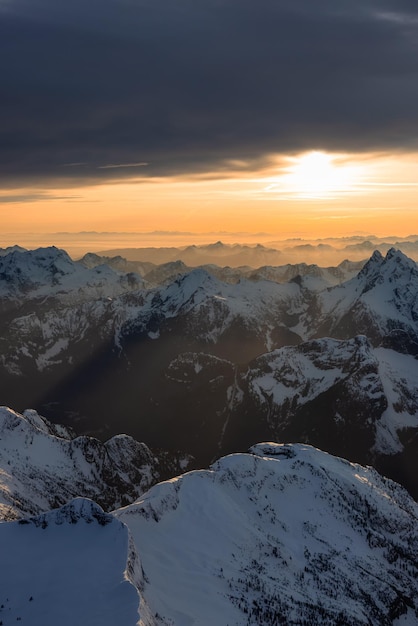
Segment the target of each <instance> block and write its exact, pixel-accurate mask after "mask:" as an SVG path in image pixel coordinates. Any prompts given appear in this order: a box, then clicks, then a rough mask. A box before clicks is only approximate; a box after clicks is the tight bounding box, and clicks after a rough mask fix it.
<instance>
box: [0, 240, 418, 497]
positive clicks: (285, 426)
mask: <svg viewBox="0 0 418 626" xmlns="http://www.w3.org/2000/svg"><path fill="white" fill-rule="evenodd" d="M1 260H2V261H3V269H2V272H1V273H0V290H2V293H3V297H2V299H1V302H2V309H3V313H2V330H3V332H2V336H1V339H0V344H1V345H0V347H1V351H0V367H1V378H0V392H1V397H2V399H3V402H4V404H7V405H9V406H13V407H15V408H16V409H17V410H18V411H23V410H25V409H26V408H28V407H30V408H35V409H36V410H38V412H40V413H41V414H42V415H45V416H46V417H47V418H48V419H52V420H53V421H60V422H63V423H65V424H66V425H69V426H71V427H73V428H75V430H76V431H77V432H78V433H79V434H87V435H93V436H98V437H99V438H100V439H104V438H109V437H111V436H112V435H117V434H119V433H120V432H121V431H122V432H123V431H124V432H126V433H128V434H129V435H131V436H133V437H135V438H136V439H138V440H140V441H144V442H145V443H146V444H147V445H150V446H151V447H152V448H153V449H157V448H164V449H167V450H171V452H172V454H173V455H178V452H179V451H182V452H183V453H184V454H189V455H192V456H193V457H194V458H195V459H196V464H197V466H203V467H204V466H206V465H207V463H209V462H211V461H212V460H213V459H215V458H216V457H217V456H219V454H222V453H228V452H234V451H237V450H245V449H247V448H248V446H250V445H251V444H252V443H253V442H254V441H260V440H265V439H273V440H280V441H290V440H291V441H295V442H297V441H304V442H307V443H312V444H314V445H316V446H319V447H321V448H323V449H325V450H327V451H329V452H331V453H334V454H338V455H342V456H345V457H347V458H349V459H350V460H353V461H357V462H361V463H370V464H373V465H375V466H376V467H378V468H379V469H380V470H381V471H383V472H385V473H387V474H388V475H390V476H391V477H393V478H395V479H396V480H400V481H401V482H402V483H403V484H404V485H405V486H407V487H408V489H410V491H411V493H413V494H414V495H417V494H418V482H417V479H416V478H415V477H416V475H417V472H416V469H417V462H416V460H415V459H416V458H417V455H416V445H417V444H416V433H417V432H418V431H417V429H418V423H417V419H416V415H417V412H418V391H417V385H416V383H415V381H416V380H418V371H417V360H416V359H415V357H416V355H417V353H418V327H417V319H418V318H417V316H418V280H417V278H418V270H417V266H416V264H415V262H414V261H412V260H411V259H409V258H408V257H406V256H405V255H403V254H402V253H401V252H400V251H397V250H395V249H391V250H389V251H388V253H387V254H386V256H385V257H383V256H382V255H381V254H380V253H379V252H377V251H376V252H374V253H373V255H372V256H371V258H370V259H369V261H367V262H366V263H365V264H364V266H363V267H362V269H361V270H360V271H359V272H358V273H357V274H355V275H354V276H353V277H351V278H349V279H348V280H345V281H344V282H341V283H338V284H334V285H331V286H330V285H329V283H326V284H325V286H322V287H320V286H319V284H318V278H320V279H321V276H320V272H319V268H317V267H314V268H313V270H314V271H313V273H311V274H310V273H309V272H306V273H305V275H300V274H298V275H296V276H293V278H291V280H290V281H288V282H275V281H272V280H266V279H265V278H259V279H255V278H254V277H253V278H252V279H250V278H241V279H240V280H239V281H238V282H233V283H231V282H223V281H221V280H220V279H219V278H217V277H216V276H215V275H214V274H213V273H212V274H210V273H208V271H206V270H204V269H202V268H197V269H193V270H188V271H186V272H185V273H180V274H179V275H178V276H176V277H175V278H174V279H172V280H168V281H163V284H162V285H159V286H154V287H152V286H149V285H147V284H146V283H144V279H143V278H142V277H140V276H139V275H136V274H130V273H128V274H126V273H125V274H124V273H122V272H121V270H118V271H116V270H115V269H109V268H107V266H106V265H98V266H95V267H90V268H86V267H84V265H83V263H81V262H80V263H77V262H74V261H72V260H71V259H70V258H69V257H68V255H67V254H66V253H65V252H64V251H61V250H59V249H56V248H51V249H46V250H45V249H41V250H38V251H31V252H22V251H17V250H14V251H12V252H11V253H9V254H6V255H5V256H3V257H1V258H0V261H1ZM306 267H308V266H305V269H306ZM100 268H103V271H101V270H100ZM351 269H352V267H351ZM99 270H100V272H99ZM328 273H329V272H328ZM318 275H319V276H318ZM97 281H99V283H100V289H101V291H100V293H99V294H98V291H97V289H98V284H99V283H98V282H97ZM141 281H142V282H141ZM107 285H109V288H108V287H107ZM138 285H140V286H139V287H138ZM120 289H124V291H123V293H119V294H118V290H120ZM48 291H49V293H50V295H49V296H47V295H46V293H47V292H48ZM284 389H285V392H284V391H283V390H284Z"/></svg>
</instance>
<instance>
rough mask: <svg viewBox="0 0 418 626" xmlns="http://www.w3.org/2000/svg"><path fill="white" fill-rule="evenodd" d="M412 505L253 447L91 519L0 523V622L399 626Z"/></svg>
mask: <svg viewBox="0 0 418 626" xmlns="http://www.w3.org/2000/svg"><path fill="white" fill-rule="evenodd" d="M417 523H418V506H417V504H416V502H414V501H413V500H412V499H411V498H410V496H409V495H408V494H407V492H406V491H405V490H404V489H403V488H402V487H400V486H399V485H397V484H396V483H393V482H391V481H389V480H387V479H384V478H382V477H381V476H380V475H379V474H378V473H377V472H376V471H375V470H373V469H371V468H365V467H362V466H360V465H355V464H351V463H348V462H347V461H344V460H342V459H339V458H336V457H332V456H330V455H328V454H326V453H324V452H321V451H320V450H317V449H315V448H312V447H310V446H306V445H301V444H297V445H290V444H289V445H279V444H274V443H262V444H258V445H255V446H253V447H252V448H251V449H250V451H249V453H247V454H233V455H230V456H227V457H224V458H222V459H220V460H219V461H217V462H216V463H215V464H214V465H212V466H211V467H210V469H209V470H200V471H193V472H189V473H187V474H184V475H182V476H180V477H178V478H175V479H172V480H170V481H168V482H164V483H160V484H158V485H155V486H154V487H152V488H151V489H150V490H149V491H148V492H147V493H146V494H144V495H143V496H141V497H140V498H139V499H138V500H137V501H136V502H135V503H133V504H131V505H129V506H127V507H124V508H121V509H119V510H117V511H115V512H114V513H113V514H107V513H104V512H103V510H102V509H100V507H98V506H97V505H96V504H95V503H94V502H92V501H91V500H86V499H83V498H77V499H75V500H73V501H72V502H70V503H68V504H66V505H65V506H63V507H61V508H60V509H57V510H55V511H51V512H45V513H43V514H40V515H38V516H34V517H29V518H26V519H22V520H20V521H19V522H16V521H15V522H5V523H1V524H0V554H1V564H2V566H1V568H0V621H2V622H3V625H4V626H6V624H7V625H10V624H15V623H16V621H22V622H23V623H29V624H42V626H55V625H56V624H62V625H63V626H70V625H72V624H83V626H96V625H97V626H99V625H100V626H114V625H115V624H117V625H118V626H163V625H165V626H169V625H171V626H190V624H196V626H213V625H214V624H217V625H220V626H244V625H248V626H250V625H251V626H256V625H257V624H262V625H263V626H275V625H277V624H286V626H296V625H298V626H300V625H302V624H306V625H307V626H312V625H315V626H316V625H318V624H324V625H325V624H329V625H331V624H332V625H341V626H342V625H344V626H383V625H384V626H402V625H403V626H412V625H414V624H416V623H417V620H418V602H417V598H418V582H417V581H418V540H417V533H416V528H417Z"/></svg>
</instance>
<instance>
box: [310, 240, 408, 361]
mask: <svg viewBox="0 0 418 626" xmlns="http://www.w3.org/2000/svg"><path fill="white" fill-rule="evenodd" d="M304 323H305V327H306V332H307V333H311V332H312V330H311V328H312V324H313V325H314V327H316V335H317V336H321V337H323V336H327V335H328V336H331V337H339V338H344V339H346V338H348V337H352V336H353V335H354V334H358V333H362V334H365V335H367V336H368V337H369V339H370V340H371V341H373V343H375V344H379V343H380V342H381V341H382V339H383V337H385V336H390V335H391V334H394V335H397V333H399V331H401V332H402V334H403V335H405V334H406V335H407V336H408V337H409V341H410V344H411V346H412V344H415V350H418V325H417V323H418V268H417V264H416V263H415V262H414V261H412V260H411V259H409V258H408V257H406V256H405V255H404V254H403V253H402V252H400V251H399V250H395V249H394V248H391V249H390V250H389V251H388V253H387V255H386V257H383V256H382V255H381V254H380V252H378V251H376V252H374V253H373V255H372V257H371V258H370V260H369V261H368V262H367V263H366V265H365V266H364V267H363V269H362V270H361V271H360V272H359V274H358V275H357V276H356V277H355V278H353V279H351V280H350V281H348V282H346V283H343V284H342V285H340V286H336V287H334V288H333V289H328V290H326V291H322V292H321V293H320V294H319V295H318V297H317V301H316V303H315V306H314V308H313V311H310V314H309V315H308V317H307V318H305V321H304ZM311 336H312V335H311Z"/></svg>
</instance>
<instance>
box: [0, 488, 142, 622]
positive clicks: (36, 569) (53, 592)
mask: <svg viewBox="0 0 418 626" xmlns="http://www.w3.org/2000/svg"><path fill="white" fill-rule="evenodd" d="M0 554H1V567H0V622H1V624H3V626H10V625H11V624H16V623H17V622H20V623H22V625H25V624H28V625H31V626H74V625H75V624H77V625H80V626H116V625H117V626H135V625H136V624H138V623H139V624H143V623H144V622H142V621H141V622H139V614H138V607H139V596H138V588H139V587H140V586H141V584H142V580H141V569H140V565H139V562H138V559H137V556H136V552H135V549H134V547H133V544H132V542H131V540H130V537H129V532H128V529H127V528H126V526H125V525H124V524H122V523H121V522H120V521H118V520H117V519H115V518H114V517H113V516H112V515H108V514H105V513H103V511H102V509H100V507H99V506H97V504H95V503H94V502H92V501H90V500H85V499H81V498H80V499H76V500H73V501H72V502H71V503H69V504H67V505H65V506H64V507H62V508H61V509H59V510H57V511H54V512H50V513H46V514H44V515H41V516H38V517H33V518H30V519H25V520H21V521H20V522H8V523H3V524H0ZM145 613H146V611H145ZM147 623H149V622H147Z"/></svg>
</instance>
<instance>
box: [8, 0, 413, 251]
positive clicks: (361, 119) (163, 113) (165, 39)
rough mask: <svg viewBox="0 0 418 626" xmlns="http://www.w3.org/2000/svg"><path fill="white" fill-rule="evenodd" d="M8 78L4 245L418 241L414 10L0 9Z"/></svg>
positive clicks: (275, 5) (292, 3) (269, 1)
mask: <svg viewBox="0 0 418 626" xmlns="http://www.w3.org/2000/svg"><path fill="white" fill-rule="evenodd" d="M0 70H1V74H0V76H1V81H0V211H1V231H0V235H1V234H3V235H4V237H5V236H6V234H10V233H12V234H16V240H18V239H19V238H21V239H23V238H24V237H23V234H24V233H30V234H31V235H32V236H35V235H36V234H37V233H51V234H52V233H55V232H57V231H67V232H71V233H77V232H79V231H98V232H128V233H129V232H134V233H145V232H155V231H158V232H161V231H164V232H174V231H176V232H177V231H179V232H185V231H187V232H191V233H196V234H199V235H202V234H204V233H218V232H226V233H230V235H231V237H233V236H234V233H235V234H236V237H238V235H239V233H243V232H244V233H245V234H246V236H247V238H248V237H255V236H256V234H257V233H259V232H263V233H267V234H268V236H270V235H271V236H274V237H278V236H283V237H287V236H288V237H292V236H302V237H316V236H317V237H323V236H339V235H347V234H350V233H359V232H362V233H374V234H376V235H378V236H384V235H388V234H396V235H399V236H406V235H409V234H413V233H415V232H418V212H417V210H416V199H417V193H418V80H417V78H418V75H417V73H418V4H417V3H416V0H414V1H412V0H396V1H393V0H361V1H360V0H338V2H336V1H335V0H257V2H254V0H252V1H250V0H198V1H197V0H100V2H99V1H98V0H83V1H81V0H72V1H71V2H68V1H66V2H64V0H0ZM5 238H6V237H5ZM16 242H17V243H19V242H20V241H16ZM0 245H1V241H0Z"/></svg>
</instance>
